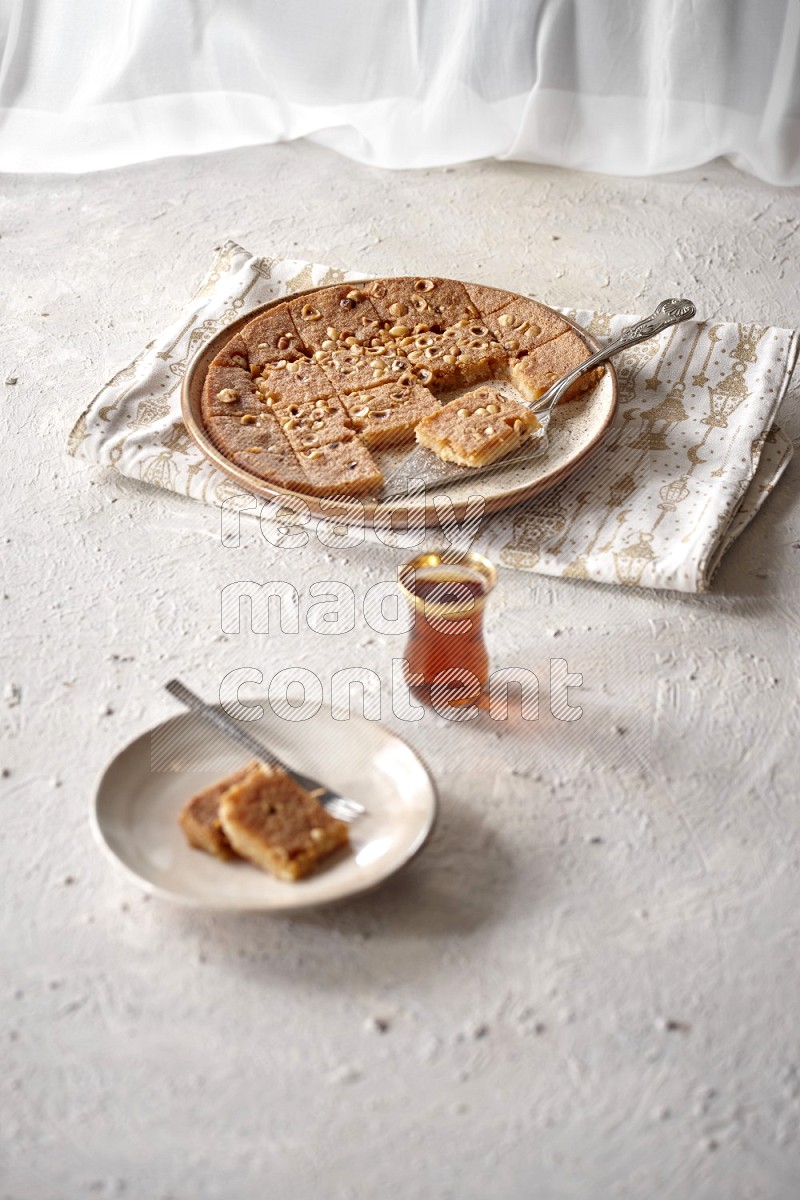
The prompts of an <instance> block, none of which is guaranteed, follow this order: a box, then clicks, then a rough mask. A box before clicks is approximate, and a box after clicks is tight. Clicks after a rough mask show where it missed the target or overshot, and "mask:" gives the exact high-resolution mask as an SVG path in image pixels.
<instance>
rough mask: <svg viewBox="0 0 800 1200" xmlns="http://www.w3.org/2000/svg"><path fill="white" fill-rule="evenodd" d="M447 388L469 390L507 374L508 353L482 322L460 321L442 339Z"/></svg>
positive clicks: (447, 330)
mask: <svg viewBox="0 0 800 1200" xmlns="http://www.w3.org/2000/svg"><path fill="white" fill-rule="evenodd" d="M439 347H440V349H441V351H442V361H443V364H444V367H445V368H447V376H446V379H447V386H448V387H468V386H470V385H471V384H473V383H482V382H483V381H484V380H485V379H492V378H494V377H496V376H499V375H504V374H505V368H506V366H507V363H508V357H509V356H508V351H507V350H505V349H504V348H503V347H502V346H501V345H500V344H499V342H496V341H495V339H494V338H493V337H492V334H491V332H490V330H489V328H488V326H486V325H484V324H483V323H482V322H481V321H480V320H472V321H459V322H458V324H457V325H454V326H452V327H451V328H449V329H446V330H445V331H444V333H443V334H442V335H441V339H440V342H439Z"/></svg>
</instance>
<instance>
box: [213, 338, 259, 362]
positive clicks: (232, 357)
mask: <svg viewBox="0 0 800 1200" xmlns="http://www.w3.org/2000/svg"><path fill="white" fill-rule="evenodd" d="M212 365H213V366H215V367H243V368H244V369H245V370H249V369H250V359H249V353H248V349H247V346H246V344H245V342H244V339H243V338H242V337H241V335H240V334H237V335H236V336H235V337H232V338H231V340H230V341H229V342H226V343H225V345H224V346H223V347H222V349H221V350H220V352H219V354H218V355H217V356H216V358H215V359H214V362H213V364H212Z"/></svg>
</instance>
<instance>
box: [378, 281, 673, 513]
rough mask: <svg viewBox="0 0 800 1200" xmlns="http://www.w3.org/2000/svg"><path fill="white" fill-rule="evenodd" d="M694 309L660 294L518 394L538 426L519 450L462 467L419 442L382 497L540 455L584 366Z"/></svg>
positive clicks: (641, 339)
mask: <svg viewBox="0 0 800 1200" xmlns="http://www.w3.org/2000/svg"><path fill="white" fill-rule="evenodd" d="M696 311H697V310H696V309H695V306H694V304H693V303H692V301H691V300H679V299H675V300H662V301H661V303H660V304H659V305H658V307H657V308H656V309H655V311H654V312H652V313H651V314H650V316H649V317H645V318H644V319H643V320H641V321H636V322H635V323H634V324H633V325H629V326H628V327H627V329H623V331H622V333H621V334H620V335H619V337H618V338H617V339H616V341H613V342H609V344H608V345H607V346H603V347H601V349H600V350H597V351H595V353H594V354H593V355H592V356H591V357H590V358H587V359H585V360H584V362H582V363H581V364H580V365H579V366H577V367H575V368H574V370H572V371H570V372H569V374H567V375H564V377H563V378H562V379H559V380H558V381H557V382H556V383H554V384H553V386H552V387H551V388H550V390H549V391H547V392H545V394H544V395H543V396H540V397H539V399H538V400H523V399H522V398H521V397H520V398H519V400H518V403H520V404H524V405H525V407H526V408H530V409H531V410H532V411H533V412H535V413H536V416H537V419H538V421H539V430H538V431H537V432H536V433H535V434H534V436H533V437H532V438H531V440H530V441H529V442H526V443H525V445H524V447H523V449H522V451H521V453H520V454H513V455H510V456H509V457H508V458H498V459H497V460H496V461H495V462H493V463H489V464H488V466H485V467H460V466H455V465H454V464H453V463H451V462H444V461H443V460H442V459H440V458H437V457H436V456H435V455H434V454H432V453H431V451H430V450H428V449H426V448H425V447H424V446H418V447H417V448H416V449H415V450H412V451H411V453H410V454H409V455H407V457H406V458H405V459H404V460H403V462H402V463H401V465H400V466H399V467H398V468H397V469H396V471H395V472H394V473H393V474H392V475H390V476H389V478H388V479H387V480H386V481H385V482H384V485H383V490H382V492H381V499H383V500H391V499H393V498H394V497H395V496H402V497H403V498H404V499H405V498H406V497H408V498H413V497H414V495H415V492H416V493H417V495H419V489H420V487H426V488H436V487H441V485H442V484H445V483H452V482H461V481H463V480H464V479H467V480H469V479H474V478H476V477H477V476H479V475H488V474H490V473H491V472H494V471H504V470H506V468H508V467H514V466H519V465H520V464H523V463H524V464H525V465H526V466H527V464H528V463H531V462H533V461H534V460H535V459H538V458H542V457H543V456H544V455H545V454H547V452H548V449H549V443H548V439H547V427H548V425H549V424H550V418H551V417H552V415H553V409H554V408H555V406H556V405H557V404H558V402H559V400H560V399H561V397H562V396H563V395H564V393H565V392H566V391H567V389H568V388H570V387H571V386H572V384H573V383H574V382H575V380H576V379H578V378H579V377H580V376H581V375H583V374H584V373H585V372H586V371H591V370H592V368H593V367H597V366H599V365H600V363H604V362H605V361H606V359H608V358H612V357H613V355H615V354H619V352H620V350H625V349H626V348H627V347H628V346H635V345H637V343H639V342H644V341H647V339H648V338H651V337H655V336H656V334H657V333H661V331H662V330H664V329H668V328H669V327H670V325H677V324H678V322H680V321H688V320H690V319H691V318H692V317H693V316H694V315H695V313H696Z"/></svg>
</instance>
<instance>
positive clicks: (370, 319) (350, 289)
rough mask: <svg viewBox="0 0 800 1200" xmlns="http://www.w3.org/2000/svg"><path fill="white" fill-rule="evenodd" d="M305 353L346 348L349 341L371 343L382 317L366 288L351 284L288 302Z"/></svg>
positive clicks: (340, 285)
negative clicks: (338, 347)
mask: <svg viewBox="0 0 800 1200" xmlns="http://www.w3.org/2000/svg"><path fill="white" fill-rule="evenodd" d="M289 311H290V313H291V315H292V319H293V321H294V324H295V327H296V329H297V332H298V333H299V334H300V337H301V339H302V341H303V345H304V346H305V348H306V352H307V353H309V354H313V352H314V351H315V350H322V349H329V350H332V349H334V348H336V347H337V346H338V345H339V343H341V344H342V346H344V343H345V339H346V338H352V339H354V340H355V341H359V342H360V341H368V340H369V338H370V337H371V336H373V335H374V334H375V333H376V332H377V330H378V329H379V327H380V317H379V314H378V313H377V312H376V310H375V308H374V306H373V305H372V303H371V301H370V300H369V299H368V298H367V294H366V292H365V291H364V289H363V288H361V287H358V286H355V285H353V284H350V283H342V284H338V285H336V286H335V287H329V288H321V289H320V290H319V291H317V292H314V293H313V295H309V296H298V297H297V299H296V300H291V301H290V302H289Z"/></svg>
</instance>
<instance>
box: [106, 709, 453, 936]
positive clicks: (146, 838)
mask: <svg viewBox="0 0 800 1200" xmlns="http://www.w3.org/2000/svg"><path fill="white" fill-rule="evenodd" d="M245 728H246V730H247V732H248V733H250V734H253V735H254V736H256V737H257V738H259V739H260V740H261V741H262V742H263V743H264V744H265V745H266V746H269V747H270V749H272V750H273V751H274V752H275V754H277V755H278V756H279V757H280V758H282V759H283V761H284V762H286V763H287V764H288V765H289V766H290V767H291V766H293V767H296V768H297V769H298V770H300V769H302V771H303V772H304V773H305V774H307V775H310V776H311V777H312V778H316V779H320V780H324V782H325V783H327V784H328V785H329V786H330V787H333V788H335V789H336V790H337V791H339V792H341V793H343V794H344V795H347V796H349V797H351V798H352V799H354V800H357V801H359V802H360V803H361V804H363V806H364V808H365V809H366V815H364V816H361V817H358V818H356V820H355V821H353V822H352V823H351V824H350V843H351V848H350V850H349V851H342V852H340V853H339V854H338V855H337V856H336V857H335V858H333V859H331V860H330V862H329V863H328V865H323V866H321V867H320V869H319V870H318V871H317V872H316V873H315V874H314V875H311V876H310V877H309V878H307V879H303V880H299V881H298V882H296V883H285V882H282V881H280V880H277V879H273V878H272V876H270V875H267V874H266V873H265V872H263V871H260V870H258V869H257V868H256V867H254V866H251V865H250V864H249V863H246V862H244V861H237V860H234V861H231V862H222V861H220V860H219V859H216V858H214V857H212V856H211V855H209V854H206V853H204V852H203V851H202V850H194V849H192V848H191V847H190V846H189V845H188V843H187V842H186V840H185V838H184V836H183V832H182V830H181V828H180V826H179V825H178V814H179V813H180V810H181V808H182V807H183V805H184V803H185V802H186V800H187V799H188V798H189V797H190V796H192V795H194V793H195V792H198V791H200V790H201V789H202V788H205V787H207V786H208V785H209V784H211V783H213V782H214V781H215V780H217V779H220V778H222V777H224V776H225V775H226V774H228V773H229V772H230V771H233V770H236V769H237V768H238V767H241V766H243V765H244V764H245V763H246V762H247V761H249V759H248V756H247V754H246V752H245V751H242V750H239V749H238V748H237V747H236V746H235V745H234V744H233V743H231V742H228V741H227V740H225V739H224V738H223V737H222V736H221V735H216V734H214V733H213V732H212V733H211V735H209V733H208V731H207V729H206V727H205V726H203V725H202V724H201V723H200V722H199V721H198V719H197V718H196V717H194V716H192V715H191V714H189V713H185V714H182V715H181V716H178V717H173V718H172V719H171V720H169V721H164V722H163V723H162V724H160V725H157V726H155V727H154V728H153V729H151V730H150V731H149V732H148V733H145V734H142V736H141V737H138V738H137V739H136V740H135V741H133V742H131V743H130V745H128V746H126V747H125V749H124V750H122V751H121V752H120V753H119V754H118V755H117V756H116V758H114V760H113V761H112V762H111V763H110V764H109V766H108V767H107V769H106V771H105V772H104V774H103V777H102V779H101V780H100V784H99V787H98V790H97V795H96V797H95V801H94V805H93V807H92V828H93V832H94V835H95V838H96V840H97V842H98V844H99V846H100V848H101V849H102V850H103V851H104V853H105V854H107V855H108V856H109V857H110V858H111V860H112V861H113V862H114V864H115V865H116V866H117V867H119V868H121V869H122V871H123V872H124V873H125V875H127V876H128V878H129V879H132V880H133V881H134V882H135V883H137V884H138V885H139V886H140V887H142V888H143V889H144V890H145V891H147V892H150V893H151V894H152V895H154V896H159V897H161V898H162V899H165V900H172V901H174V902H175V903H178V904H184V905H189V906H192V907H195V908H204V909H227V910H234V911H236V910H238V911H243V910H253V909H259V910H266V911H273V912H280V911H283V912H285V911H289V910H291V909H298V908H307V907H309V906H312V905H318V904H326V903H329V902H331V901H333V900H341V899H343V898H344V897H347V896H352V895H355V894H356V893H358V892H363V891H366V890H367V889H368V888H372V887H374V886H375V885H376V884H378V883H381V882H382V881H383V880H384V879H386V878H388V876H390V875H392V874H394V872H395V871H397V870H399V868H400V867H402V866H403V865H404V864H405V863H407V862H408V861H409V860H410V859H411V858H413V857H414V855H415V854H417V853H418V851H419V850H420V849H421V848H422V846H423V845H424V844H425V842H426V840H427V838H428V836H429V834H430V832H431V829H432V828H433V824H434V820H435V817H436V807H437V800H436V788H435V786H434V783H433V780H432V779H431V776H430V775H429V773H428V771H427V770H426V768H425V766H424V765H423V764H422V762H421V761H420V759H419V758H418V757H417V755H416V754H415V753H414V751H413V750H412V749H411V748H410V747H409V746H408V745H407V744H406V743H405V742H404V741H403V740H402V738H399V737H398V736H397V735H396V734H394V733H392V732H390V731H389V730H388V729H386V728H385V727H384V726H382V725H380V724H378V723H377V722H375V721H368V720H366V719H365V718H363V717H356V716H351V717H350V718H349V719H347V720H345V721H339V720H334V719H333V717H332V715H331V712H330V709H325V708H321V709H320V710H319V711H318V712H317V713H316V715H314V716H313V717H311V718H310V719H308V720H304V721H299V722H298V721H289V720H283V719H281V718H279V717H276V716H275V715H274V714H273V713H272V711H271V709H269V707H268V706H267V705H266V704H265V705H264V706H263V715H262V716H261V718H260V720H258V721H248V722H247V724H246V725H245Z"/></svg>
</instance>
